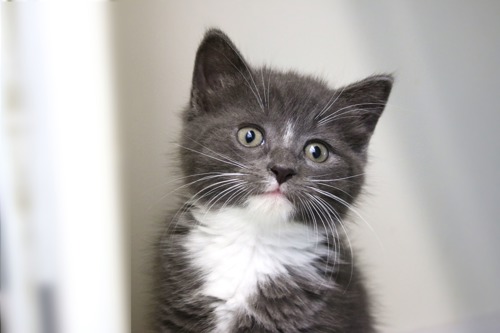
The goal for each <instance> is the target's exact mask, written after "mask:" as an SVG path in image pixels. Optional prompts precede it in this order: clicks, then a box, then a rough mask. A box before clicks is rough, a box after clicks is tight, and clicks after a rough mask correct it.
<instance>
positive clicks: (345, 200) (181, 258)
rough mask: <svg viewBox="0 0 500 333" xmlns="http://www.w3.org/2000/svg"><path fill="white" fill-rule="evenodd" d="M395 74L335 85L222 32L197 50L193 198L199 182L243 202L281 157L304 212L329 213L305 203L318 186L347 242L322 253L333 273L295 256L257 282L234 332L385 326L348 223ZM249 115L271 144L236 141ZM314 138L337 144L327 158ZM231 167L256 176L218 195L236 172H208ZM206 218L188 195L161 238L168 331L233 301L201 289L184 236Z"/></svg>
mask: <svg viewBox="0 0 500 333" xmlns="http://www.w3.org/2000/svg"><path fill="white" fill-rule="evenodd" d="M392 82H393V79H392V77H391V76H389V75H376V76H372V77H369V78H367V79H365V80H362V81H360V82H357V83H354V84H351V85H349V86H346V87H344V88H339V89H330V88H329V87H328V86H327V85H326V84H325V82H322V81H321V80H318V79H316V78H312V77H309V76H303V75H299V74H297V73H294V72H280V71H276V70H272V69H270V68H267V67H263V68H253V67H251V66H250V65H249V64H248V63H247V62H246V61H245V60H244V58H243V57H242V56H241V55H240V54H239V52H238V50H237V49H236V47H235V46H234V45H233V43H232V42H231V41H230V40H229V38H228V37H227V36H226V35H225V34H223V33H222V32H221V31H219V30H215V29H212V30H209V31H208V32H207V33H206V35H205V38H204V39H203V41H202V42H201V45H200V47H199V49H198V52H197V56H196V62H195V69H194V73H193V85H192V93H191V100H190V104H189V106H188V107H187V108H186V110H185V112H184V128H183V133H182V136H181V141H180V158H181V170H182V172H183V174H184V176H186V177H188V178H185V179H187V180H186V181H185V183H186V184H188V183H191V182H192V183H191V184H189V185H186V186H185V190H186V191H185V192H186V193H185V195H186V198H190V197H192V196H193V195H194V194H196V193H198V195H197V198H198V200H199V202H200V203H209V202H210V203H211V204H213V209H217V208H219V207H221V206H223V205H226V206H227V205H229V206H231V205H236V206H238V205H242V204H243V202H244V200H245V199H246V197H247V196H248V195H250V194H259V193H262V192H263V190H264V189H263V187H262V186H263V185H262V184H261V183H259V181H261V180H262V177H263V175H268V174H269V173H270V172H271V171H270V169H271V168H272V167H273V166H279V167H284V168H291V169H292V170H293V171H294V173H295V174H294V175H293V177H291V179H289V180H287V184H288V185H287V186H289V189H291V190H290V191H289V192H287V196H288V199H289V200H290V201H291V202H292V203H293V205H294V207H295V208H296V213H295V216H294V218H295V220H298V221H301V222H302V223H306V224H307V223H311V220H312V219H314V218H316V219H321V218H322V217H321V216H320V215H318V212H317V211H315V212H313V213H311V212H310V211H308V210H307V209H306V208H305V207H304V206H303V204H302V203H301V198H302V200H303V199H304V197H305V196H306V194H305V193H309V194H311V195H318V196H319V197H321V199H322V200H324V201H323V202H324V203H325V205H329V206H330V207H331V208H332V209H333V210H334V212H335V214H332V215H333V216H331V217H332V218H331V219H330V220H329V221H327V222H328V223H329V224H331V225H333V226H334V228H335V229H334V230H336V232H335V233H334V234H332V233H331V232H330V233H329V240H330V244H332V243H331V241H333V240H334V239H335V241H336V242H337V244H340V246H339V247H338V248H337V249H336V250H337V252H338V253H339V254H338V256H337V257H336V261H335V262H332V259H331V258H332V257H330V258H326V257H324V258H320V259H318V261H317V263H316V269H317V270H318V272H320V273H321V276H324V277H325V280H324V281H323V282H324V283H322V284H318V283H317V282H315V281H313V280H311V279H310V278H309V277H308V276H305V275H304V274H303V272H300V271H297V270H296V269H294V268H292V267H289V269H288V271H289V272H288V273H289V277H286V278H285V277H279V278H276V279H274V280H272V281H268V282H267V283H266V284H261V285H259V286H258V293H257V294H256V295H255V296H254V297H253V299H251V301H250V304H251V307H252V309H253V312H252V313H253V314H252V315H249V314H247V313H246V314H245V313H242V314H240V315H239V316H238V317H237V319H236V320H235V321H234V323H233V325H232V326H233V327H232V329H231V331H230V332H228V333H233V332H262V333H264V332H283V333H292V332H318V333H321V332H325V333H326V332H350V333H356V332H364V333H366V332H368V333H369V332H374V324H373V319H372V316H371V315H370V312H369V304H368V299H367V295H366V292H365V289H364V287H363V284H362V281H361V278H360V276H359V273H358V270H357V268H356V267H354V266H353V263H352V260H351V253H350V251H349V247H347V245H346V244H345V240H344V235H343V231H342V230H343V228H342V227H341V226H340V224H339V223H340V221H341V219H342V218H343V217H345V215H346V213H347V211H348V208H347V207H346V206H347V205H350V204H352V203H353V201H354V200H355V198H356V197H357V196H358V194H359V192H360V190H361V186H362V184H363V181H364V176H363V170H364V167H365V164H366V150H367V145H368V143H369V140H370V137H371V135H372V133H373V130H374V128H375V125H376V123H377V121H378V119H379V117H380V115H381V113H382V111H383V109H384V107H385V104H386V101H387V99H388V97H389V93H390V90H391V87H392ZM288 122H293V124H294V128H295V131H294V132H295V133H296V136H295V137H294V138H293V143H292V145H291V146H289V147H285V146H284V145H283V143H282V141H283V140H282V138H283V135H284V132H285V131H286V128H285V124H287V123H288ZM248 124H251V125H252V126H257V127H258V128H260V130H261V131H262V132H263V133H264V135H265V141H264V143H263V144H262V146H259V147H257V148H252V149H249V148H247V147H244V146H242V145H241V144H239V143H238V141H237V140H236V135H237V131H238V129H240V128H241V127H242V126H244V125H248ZM313 139H314V140H318V139H319V140H321V142H323V143H325V145H327V146H328V148H329V151H330V158H329V159H328V160H327V161H325V162H324V163H315V162H312V161H310V160H308V159H306V158H305V157H304V147H305V145H306V144H307V143H308V142H310V141H311V140H313ZM221 172H230V173H235V172H239V173H244V174H245V175H244V176H241V177H244V178H245V180H248V185H247V188H246V189H245V191H244V192H241V193H239V194H238V195H234V196H230V195H227V196H224V195H223V196H219V197H217V198H218V200H215V202H214V201H211V200H213V199H214V198H216V195H217V194H220V193H221V192H222V191H224V190H227V189H228V188H229V187H230V186H231V183H230V182H228V183H227V184H221V185H220V186H216V187H214V184H215V182H216V181H217V180H220V178H214V177H212V178H210V177H207V176H206V175H211V173H213V175H215V173H221ZM311 177H313V178H311ZM314 177H321V178H323V179H338V181H336V182H334V183H329V184H330V185H333V186H334V187H335V188H334V187H329V186H325V185H324V184H320V183H317V182H311V179H314ZM228 179H230V178H228ZM308 186H311V187H313V188H316V189H317V190H319V191H321V192H317V191H315V190H313V189H311V188H310V187H308ZM228 193H231V192H228ZM328 194H330V195H328ZM200 197H201V198H200ZM186 202H188V201H187V200H186ZM323 218H324V217H323ZM196 223H197V221H195V219H194V218H193V216H192V214H191V207H190V205H189V203H187V204H185V205H183V206H182V207H181V208H180V209H179V211H178V212H176V213H175V214H173V215H172V216H171V217H170V218H169V219H168V222H167V223H166V225H165V232H164V234H163V235H162V237H161V239H160V241H159V243H158V256H157V280H156V281H157V285H156V287H157V289H156V292H155V293H156V296H157V297H156V315H155V317H154V321H155V326H156V328H157V331H158V332H163V333H166V332H176V333H182V332H196V333H203V332H211V330H212V329H213V328H214V314H213V309H212V307H211V304H213V303H214V302H222V300H216V299H212V298H209V297H203V296H196V295H197V291H199V290H200V288H201V287H202V285H203V280H202V276H201V272H199V271H197V270H196V268H194V266H193V265H192V264H191V262H190V259H189V258H188V256H187V255H186V250H185V247H184V243H185V240H186V235H187V234H189V232H190V230H191V229H192V228H193V226H195V225H196ZM333 250H334V249H332V251H333ZM198 295H199V294H198Z"/></svg>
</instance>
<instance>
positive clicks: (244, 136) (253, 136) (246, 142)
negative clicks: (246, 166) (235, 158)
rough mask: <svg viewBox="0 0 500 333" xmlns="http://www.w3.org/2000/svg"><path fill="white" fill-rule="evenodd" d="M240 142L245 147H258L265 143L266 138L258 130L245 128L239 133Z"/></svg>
mask: <svg viewBox="0 0 500 333" xmlns="http://www.w3.org/2000/svg"><path fill="white" fill-rule="evenodd" d="M238 141H239V142H240V143H241V144H242V145H243V146H245V147H257V146H259V145H260V144H262V142H264V136H263V135H262V132H261V131H259V130H258V129H256V128H253V127H243V128H242V129H240V130H239V131H238Z"/></svg>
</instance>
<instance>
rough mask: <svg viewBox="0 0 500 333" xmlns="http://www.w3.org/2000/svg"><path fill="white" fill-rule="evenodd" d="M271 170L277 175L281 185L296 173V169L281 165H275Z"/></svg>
mask: <svg viewBox="0 0 500 333" xmlns="http://www.w3.org/2000/svg"><path fill="white" fill-rule="evenodd" d="M271 171H272V172H273V173H274V175H275V176H276V180H277V181H278V184H280V185H281V184H283V183H284V182H286V181H287V180H288V179H290V178H292V176H293V175H295V174H296V172H295V170H293V169H290V168H284V167H281V166H279V165H275V166H273V167H272V168H271Z"/></svg>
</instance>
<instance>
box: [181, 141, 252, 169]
mask: <svg viewBox="0 0 500 333" xmlns="http://www.w3.org/2000/svg"><path fill="white" fill-rule="evenodd" d="M177 146H178V147H180V148H183V149H186V150H189V151H192V152H193V153H198V154H200V155H203V156H206V157H209V158H212V159H214V160H217V161H219V162H222V163H226V164H230V165H233V166H236V167H239V168H243V169H248V167H247V166H245V165H243V164H241V163H235V162H231V161H225V160H221V159H220V158H217V157H215V156H212V155H209V154H205V153H203V152H201V151H198V150H195V149H192V148H188V147H184V146H181V145H179V144H177Z"/></svg>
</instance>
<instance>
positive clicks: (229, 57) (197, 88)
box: [191, 29, 248, 113]
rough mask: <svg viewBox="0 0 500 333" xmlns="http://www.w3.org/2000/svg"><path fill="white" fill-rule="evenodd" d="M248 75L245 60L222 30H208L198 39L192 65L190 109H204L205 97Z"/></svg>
mask: <svg viewBox="0 0 500 333" xmlns="http://www.w3.org/2000/svg"><path fill="white" fill-rule="evenodd" d="M246 74H248V67H247V64H246V63H245V60H244V59H243V57H242V56H241V54H240V53H239V51H238V50H237V49H236V47H235V46H234V44H233V43H232V42H231V40H230V39H229V37H227V36H226V35H225V34H224V33H223V32H222V31H220V30H218V29H210V30H208V31H207V32H206V34H205V37H204V38H203V40H202V41H201V44H200V46H199V47H198V51H197V52H196V60H195V64H194V72H193V83H192V89H191V108H193V109H194V111H195V112H196V113H198V112H200V111H201V110H207V107H209V105H207V104H208V103H207V97H209V96H210V94H213V93H214V92H217V91H218V90H220V89H221V88H224V87H226V86H229V85H232V84H234V83H235V81H236V80H237V79H238V77H240V76H242V75H243V76H245V75H246Z"/></svg>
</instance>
